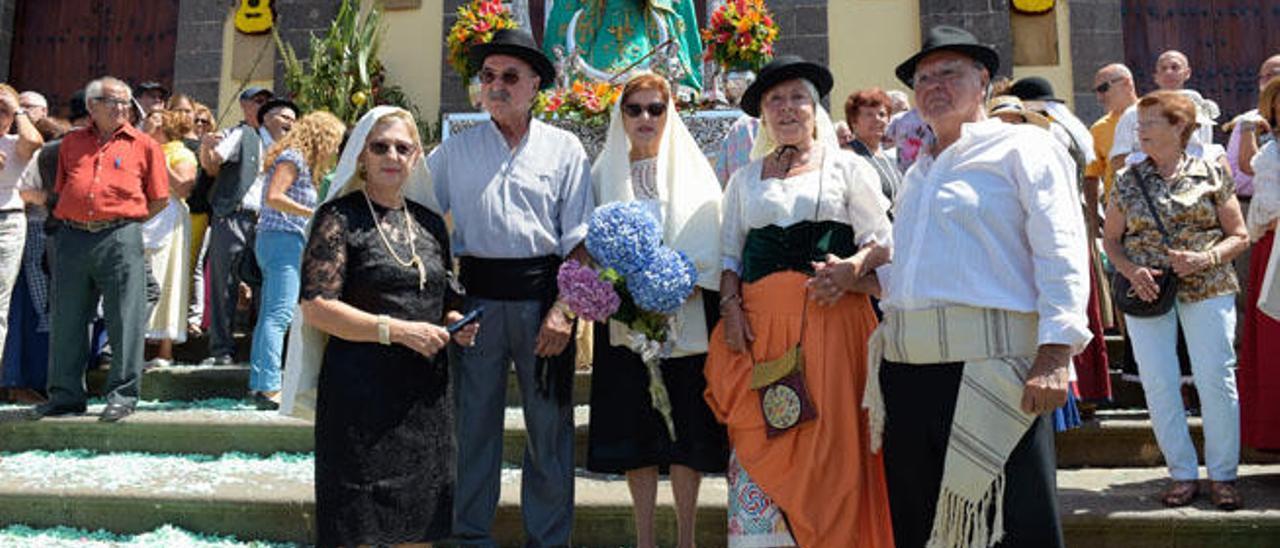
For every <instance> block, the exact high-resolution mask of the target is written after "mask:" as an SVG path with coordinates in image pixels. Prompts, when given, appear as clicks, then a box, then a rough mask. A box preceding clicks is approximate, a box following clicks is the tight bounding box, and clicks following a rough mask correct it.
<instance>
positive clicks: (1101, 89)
mask: <svg viewBox="0 0 1280 548" xmlns="http://www.w3.org/2000/svg"><path fill="white" fill-rule="evenodd" d="M1121 81H1124V78H1112V79H1110V80H1107V81H1106V82H1103V83H1101V84H1098V87H1096V88H1093V91H1095V92H1098V93H1106V92H1108V91H1111V84H1114V83H1116V82H1121Z"/></svg>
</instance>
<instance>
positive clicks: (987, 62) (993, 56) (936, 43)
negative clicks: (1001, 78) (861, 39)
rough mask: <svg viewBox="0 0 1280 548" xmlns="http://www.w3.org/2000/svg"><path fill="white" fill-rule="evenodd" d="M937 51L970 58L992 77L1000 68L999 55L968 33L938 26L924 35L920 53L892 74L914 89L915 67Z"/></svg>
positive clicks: (903, 63)
mask: <svg viewBox="0 0 1280 548" xmlns="http://www.w3.org/2000/svg"><path fill="white" fill-rule="evenodd" d="M937 51H954V52H958V53H961V54H964V55H967V56H969V57H972V58H974V60H976V61H978V62H979V63H982V65H983V66H985V67H987V72H989V73H991V75H992V76H995V74H996V71H997V70H998V69H999V68H1000V55H999V54H997V53H996V50H994V49H992V48H991V47H990V46H988V45H986V44H983V43H981V42H979V41H978V39H977V38H975V37H974V36H973V34H970V33H969V31H967V30H964V29H962V28H957V27H952V26H948V25H938V26H936V27H933V28H931V29H929V32H928V33H926V34H925V36H924V46H923V47H921V48H920V52H919V53H916V54H915V55H912V56H911V58H910V59H907V60H906V61H903V62H902V64H901V65H898V68H897V69H896V70H894V71H893V73H894V74H895V75H897V76H898V79H899V80H902V83H904V84H906V85H907V86H909V87H914V85H913V84H912V80H914V79H915V76H916V65H917V64H919V63H920V60H921V59H924V58H925V56H926V55H929V54H930V53H934V52H937Z"/></svg>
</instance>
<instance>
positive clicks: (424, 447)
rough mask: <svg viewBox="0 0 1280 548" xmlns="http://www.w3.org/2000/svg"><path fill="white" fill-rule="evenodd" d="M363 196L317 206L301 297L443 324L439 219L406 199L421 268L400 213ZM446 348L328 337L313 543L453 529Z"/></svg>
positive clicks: (443, 254) (444, 268) (451, 291)
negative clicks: (413, 260)
mask: <svg viewBox="0 0 1280 548" xmlns="http://www.w3.org/2000/svg"><path fill="white" fill-rule="evenodd" d="M373 207H374V210H375V211H376V212H377V214H376V215H377V221H375V219H374V215H373V214H372V213H371V212H370V209H369V204H368V203H367V202H366V200H365V197H364V194H363V193H362V192H355V193H352V194H349V195H347V196H345V197H343V198H339V199H337V200H334V201H332V202H329V203H326V204H324V205H322V206H321V207H320V208H319V210H318V211H317V212H316V214H315V219H314V221H313V226H312V230H311V237H310V239H309V241H308V243H307V249H306V252H305V253H304V255H303V263H302V298H303V299H313V298H317V297H322V298H326V299H338V300H341V301H343V302H345V303H347V304H349V305H351V306H353V307H355V308H358V309H360V310H363V311H365V312H369V313H372V314H387V315H389V316H391V317H393V318H397V319H405V320H415V321H427V322H431V323H435V324H441V323H442V322H443V318H444V313H445V311H446V310H449V309H457V308H458V307H459V306H460V305H461V291H460V289H459V287H458V286H457V285H456V283H455V282H454V278H453V275H452V273H451V272H450V270H449V268H448V265H450V264H451V258H450V255H449V240H448V233H447V231H446V228H445V224H444V220H443V219H441V218H440V216H439V215H436V214H434V213H432V212H430V211H429V210H427V209H426V208H424V207H422V206H420V205H418V204H416V203H413V202H409V203H408V204H407V206H406V208H407V211H409V212H410V213H411V214H412V227H413V230H414V245H415V247H416V249H417V251H418V254H419V256H420V257H422V260H423V263H425V267H426V279H425V284H424V285H423V287H421V288H419V276H418V270H417V268H416V267H406V266H402V265H401V264H400V263H397V262H396V260H395V259H394V258H393V257H392V255H391V254H390V253H388V251H387V246H386V244H384V243H383V240H382V237H381V236H379V234H378V229H377V227H376V226H375V225H374V223H375V222H378V223H379V224H380V225H381V226H382V230H383V232H384V233H385V234H386V237H387V240H388V241H389V242H390V244H391V246H392V247H393V248H394V249H395V252H396V253H397V254H398V255H399V257H400V258H401V259H407V258H409V257H411V256H412V253H411V252H410V248H409V238H408V237H407V236H406V229H405V218H404V215H405V211H406V209H404V208H402V209H387V208H384V207H381V206H378V205H377V204H374V205H373ZM446 355H447V352H444V351H441V352H440V353H438V354H437V355H436V356H435V358H433V359H427V358H424V357H423V356H421V355H419V354H417V353H415V352H413V351H412V350H410V349H408V348H407V347H404V346H399V345H392V346H384V345H381V344H378V343H376V342H375V343H365V342H359V343H358V342H351V341H347V340H344V339H341V338H338V337H330V338H329V345H328V347H327V348H326V349H325V354H324V363H323V365H322V366H321V370H320V387H319V401H318V402H317V406H316V407H317V408H316V426H315V436H316V444H315V446H316V457H315V459H316V460H315V462H316V464H315V466H316V524H317V529H318V535H317V536H318V539H317V540H318V544H319V545H320V546H335V545H356V544H375V545H376V544H395V543H408V542H428V541H432V540H437V539H442V538H445V537H447V536H448V535H449V533H450V524H451V521H452V516H453V485H454V476H455V473H454V472H455V464H454V461H455V445H454V432H453V398H452V394H451V390H450V382H449V369H448V363H447V361H446Z"/></svg>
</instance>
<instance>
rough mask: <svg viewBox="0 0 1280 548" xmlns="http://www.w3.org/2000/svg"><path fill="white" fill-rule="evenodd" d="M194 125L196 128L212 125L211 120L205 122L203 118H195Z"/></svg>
mask: <svg viewBox="0 0 1280 548" xmlns="http://www.w3.org/2000/svg"><path fill="white" fill-rule="evenodd" d="M195 123H196V125H197V126H211V125H213V120H206V119H204V118H196V122H195Z"/></svg>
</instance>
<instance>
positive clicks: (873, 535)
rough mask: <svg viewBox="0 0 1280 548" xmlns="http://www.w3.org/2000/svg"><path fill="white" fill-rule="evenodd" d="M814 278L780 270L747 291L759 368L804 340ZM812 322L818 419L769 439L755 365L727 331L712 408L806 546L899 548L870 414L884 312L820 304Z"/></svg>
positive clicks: (710, 366) (807, 353) (711, 359)
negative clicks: (873, 352) (876, 337)
mask: <svg viewBox="0 0 1280 548" xmlns="http://www.w3.org/2000/svg"><path fill="white" fill-rule="evenodd" d="M807 280H808V277H807V276H805V275H804V274H800V273H798V272H778V273H774V274H770V275H769V276H766V277H765V278H763V279H761V280H759V281H756V282H754V283H750V284H743V288H742V297H743V307H744V309H745V310H746V313H747V320H748V321H749V322H750V323H751V329H752V331H753V333H754V334H755V342H754V343H753V344H752V354H753V355H754V356H755V359H756V361H766V360H770V359H774V358H777V357H778V356H780V355H782V354H783V353H784V352H785V351H787V350H788V349H790V348H791V346H792V345H794V344H796V342H797V340H798V339H799V338H800V327H801V322H800V316H801V313H802V312H803V310H804V309H803V303H804V298H805V285H804V284H805V282H806V281H807ZM807 314H808V319H807V321H806V325H805V328H804V330H805V333H804V340H803V341H801V343H802V346H803V349H804V360H805V361H804V364H805V370H804V376H805V383H806V385H807V388H808V390H809V396H810V398H812V400H813V404H814V406H815V407H816V408H817V411H818V417H817V419H816V420H813V421H809V422H806V423H803V424H801V425H799V426H797V427H795V428H793V429H792V430H791V431H789V432H787V433H784V434H782V435H780V436H778V437H775V438H773V439H767V438H766V435H765V423H764V416H763V415H762V413H761V410H760V396H759V394H758V393H757V392H756V391H755V390H752V389H751V388H750V381H751V364H752V361H751V359H750V358H749V357H748V356H747V355H746V354H735V353H733V352H732V351H730V350H729V347H728V346H727V345H726V344H725V342H724V331H723V329H724V327H723V324H721V325H719V326H717V327H716V329H715V331H714V332H712V334H711V340H710V351H709V352H708V354H707V362H706V367H705V374H706V377H707V391H706V394H705V396H706V400H707V403H708V404H709V405H710V406H711V410H712V412H714V413H715V414H716V418H717V419H719V420H720V421H721V422H723V423H725V424H726V425H727V426H728V430H729V441H730V444H731V445H732V446H733V450H734V451H735V452H736V453H737V457H738V460H739V462H740V463H741V465H742V467H743V468H744V469H746V471H747V473H748V474H749V475H750V476H751V479H753V480H755V482H756V483H758V484H759V485H760V487H761V488H762V489H764V492H765V493H766V494H767V495H769V497H771V498H772V499H773V501H774V502H775V503H777V504H778V505H779V506H781V507H782V510H783V512H785V513H786V516H787V521H788V522H789V524H790V526H791V534H792V535H794V536H795V539H796V541H797V542H798V543H799V544H800V546H803V547H805V548H816V547H828V546H829V547H833V548H834V547H841V548H849V547H877V548H878V547H892V546H893V528H892V526H891V523H890V519H889V497H888V494H887V492H886V489H885V480H884V463H883V460H882V459H881V455H878V454H876V455H873V454H871V452H870V438H869V435H868V432H869V428H868V425H867V416H866V413H865V412H863V410H862V389H863V385H864V384H865V383H866V376H867V365H866V356H867V338H868V337H869V336H870V335H871V332H872V331H873V330H874V329H875V327H876V317H875V313H874V312H873V311H872V309H871V303H870V301H869V300H868V299H867V297H866V295H846V296H845V297H843V298H842V299H840V301H839V302H837V303H836V304H835V305H832V306H826V307H824V306H821V305H818V304H816V303H814V302H810V303H809V306H808V312H807Z"/></svg>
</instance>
